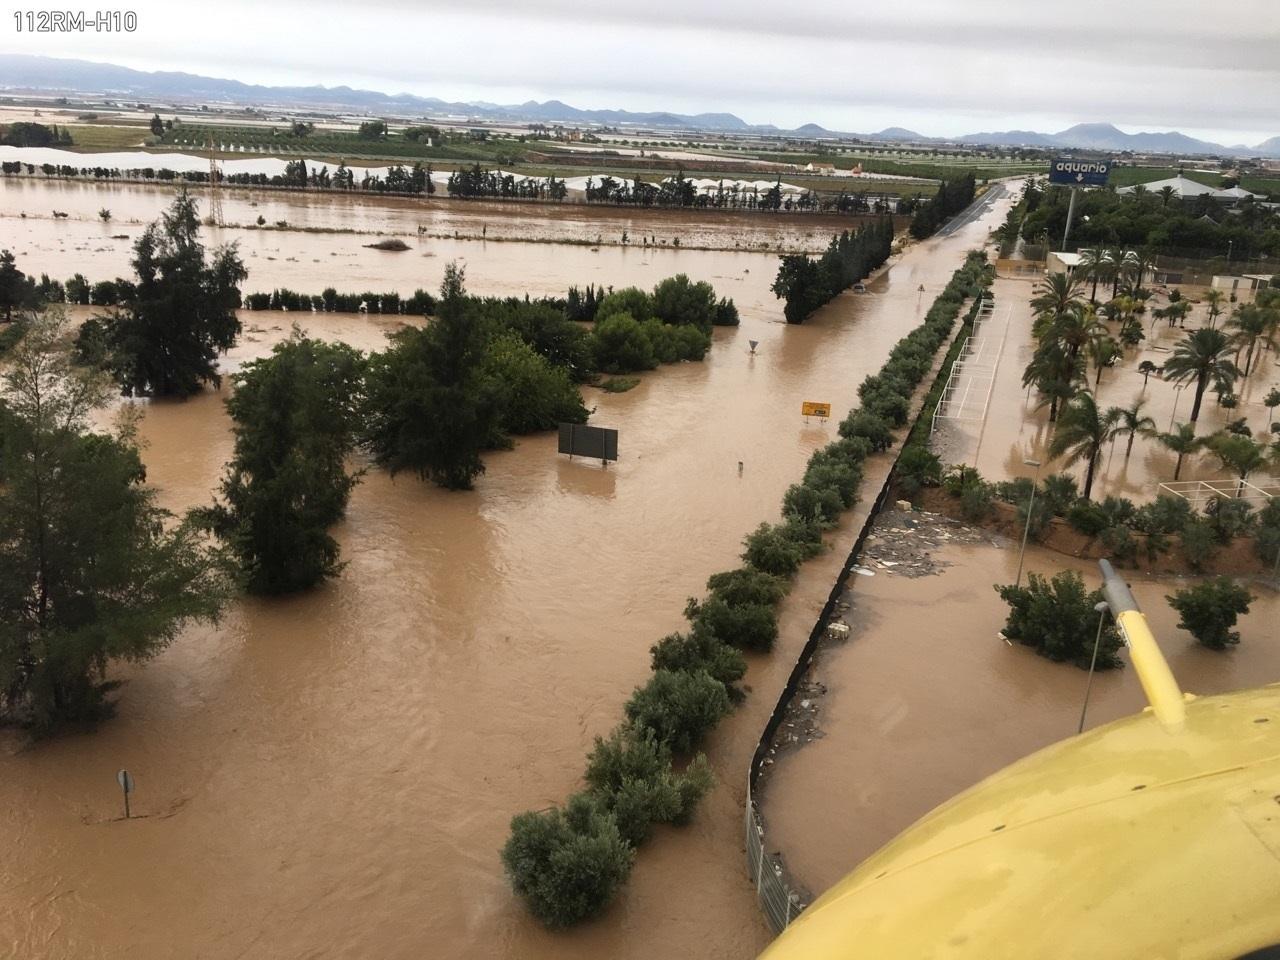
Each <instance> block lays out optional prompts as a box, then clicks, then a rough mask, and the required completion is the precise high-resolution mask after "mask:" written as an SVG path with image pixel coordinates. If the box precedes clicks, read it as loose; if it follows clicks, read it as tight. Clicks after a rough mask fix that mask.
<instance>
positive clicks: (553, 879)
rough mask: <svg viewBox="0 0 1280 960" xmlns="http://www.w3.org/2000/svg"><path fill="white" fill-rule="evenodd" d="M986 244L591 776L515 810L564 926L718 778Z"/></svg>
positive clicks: (811, 471)
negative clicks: (785, 625) (805, 581)
mask: <svg viewBox="0 0 1280 960" xmlns="http://www.w3.org/2000/svg"><path fill="white" fill-rule="evenodd" d="M989 277H990V271H989V268H988V267H987V264H986V258H985V256H984V255H983V254H980V253H976V254H970V255H969V257H968V259H967V260H966V261H965V263H964V265H963V266H961V267H960V268H959V269H958V270H957V271H956V272H955V274H954V275H953V276H952V278H951V281H950V282H949V283H948V284H947V287H946V289H945V290H944V291H943V293H942V295H941V296H939V297H938V299H937V301H935V303H934V304H933V306H932V307H931V308H930V310H929V313H928V314H927V315H926V317H925V320H924V322H923V323H922V324H921V325H920V326H919V327H917V328H916V329H915V330H913V331H911V333H910V334H908V335H907V336H906V337H904V338H903V339H902V340H900V341H899V342H898V344H897V346H895V347H894V349H893V351H892V353H891V354H890V356H889V359H888V361H886V363H885V364H884V366H883V367H882V368H881V369H880V372H879V373H878V374H875V375H873V376H870V377H868V378H867V379H866V380H865V381H864V382H863V385H862V388H861V389H860V391H859V393H860V394H861V396H862V405H861V407H858V408H855V409H854V410H853V411H852V412H851V413H850V414H849V416H848V417H846V418H845V420H844V421H843V422H842V423H841V424H840V439H839V440H836V441H834V442H832V443H830V444H828V445H827V446H825V447H823V448H822V449H820V450H818V451H817V452H815V453H814V454H813V456H812V457H811V458H810V459H809V463H808V466H807V468H806V470H805V474H804V478H803V479H802V480H801V482H800V483H797V484H794V485H792V486H791V487H790V488H789V489H788V490H787V491H786V494H785V495H784V497H783V501H782V519H781V521H780V522H778V523H774V524H769V523H763V524H761V525H760V526H759V527H758V528H757V529H756V530H754V531H753V532H752V533H750V534H749V535H748V536H747V537H746V539H745V541H744V547H745V549H744V551H743V554H742V559H743V560H744V565H743V566H741V567H739V568H737V569H735V570H729V571H726V572H724V573H718V574H715V575H714V576H712V577H711V578H710V579H709V580H708V581H707V595H706V596H705V597H704V598H703V599H702V600H696V599H690V600H689V602H688V604H687V606H686V607H685V617H686V618H687V619H688V621H689V627H688V629H687V630H686V631H685V632H682V633H674V634H671V635H670V636H667V637H664V638H663V639H662V640H660V641H659V642H658V643H656V644H655V645H654V646H653V647H652V648H651V649H650V656H651V666H652V669H653V673H652V675H651V676H650V678H649V680H648V682H647V683H645V684H644V685H643V686H641V687H637V688H636V690H635V691H634V692H633V693H632V695H631V698H630V699H629V700H628V701H627V703H626V705H625V707H624V713H625V717H624V719H623V720H622V722H621V723H620V724H619V725H618V726H617V727H616V728H615V729H614V730H613V731H612V732H611V733H610V734H609V736H608V737H607V738H600V737H597V738H596V741H595V746H594V748H593V750H592V752H591V754H590V756H589V757H588V759H587V770H586V773H585V775H584V780H585V784H586V785H585V789H583V790H582V791H581V792H579V793H577V794H575V795H574V796H572V797H571V798H570V799H569V801H568V802H567V803H566V804H565V806H564V807H563V808H560V807H553V808H551V809H549V810H545V811H531V812H527V813H521V814H519V815H517V816H516V817H514V818H513V819H512V821H511V835H510V837H509V838H508V840H507V843H506V845H505V846H504V847H503V850H502V861H503V864H504V866H505V867H506V870H507V873H508V875H509V877H510V879H511V883H512V886H513V887H514V889H515V891H516V892H517V893H518V894H520V895H521V896H522V897H524V898H525V900H526V902H527V903H528V905H529V908H530V910H532V912H533V913H534V914H535V915H536V916H537V917H538V918H539V919H540V920H542V921H543V922H544V923H546V924H547V925H548V926H552V927H561V926H567V925H569V924H572V923H575V922H578V921H580V920H585V919H587V918H589V917H591V916H594V915H596V914H597V913H599V912H600V911H601V910H603V909H604V908H605V907H606V906H607V905H608V903H609V902H610V900H611V899H612V898H613V896H614V894H615V893H616V892H617V890H618V888H619V887H620V886H621V885H622V883H623V882H624V881H625V880H626V878H627V875H628V873H629V872H630V869H631V865H632V862H633V860H634V857H635V849H636V847H637V846H638V845H639V844H640V843H642V842H643V841H644V840H645V839H646V838H647V837H648V835H649V833H650V831H651V830H652V827H653V825H654V824H658V823H672V824H680V823H684V822H685V821H687V820H688V818H689V817H690V816H691V814H692V812H693V810H694V808H695V806H696V805H697V802H698V800H699V799H700V798H701V797H702V795H703V794H704V793H706V791H707V790H708V789H709V788H710V786H711V772H710V769H709V767H708V765H707V762H706V758H705V757H703V756H702V755H701V754H697V755H695V756H693V757H692V759H691V760H690V762H689V763H688V764H687V765H685V767H684V769H683V770H682V771H677V769H676V767H675V765H674V763H675V758H676V757H677V756H682V757H688V756H690V755H691V754H693V751H695V750H696V749H697V748H698V746H699V745H700V744H701V742H702V740H703V738H704V737H705V736H706V734H707V733H708V732H709V731H710V730H711V729H712V728H713V727H714V726H715V725H716V723H718V722H719V720H720V719H721V718H722V717H723V716H724V715H725V714H727V713H728V712H729V710H730V709H731V706H732V704H733V703H734V702H735V701H737V700H740V699H741V698H742V696H743V692H742V690H741V689H740V688H739V687H738V686H737V684H738V681H739V680H741V679H742V677H743V675H744V674H745V672H746V661H745V659H744V657H743V651H744V650H750V651H757V652H766V651H769V650H771V649H772V648H773V645H774V643H775V642H776V640H777V637H778V618H777V606H778V603H779V602H780V601H781V600H782V598H783V597H784V596H785V595H786V593H787V590H788V587H789V582H788V581H789V578H790V577H791V576H792V575H793V574H794V573H795V572H796V570H797V569H798V568H799V566H800V564H801V563H803V562H804V561H805V560H806V559H808V558H809V557H812V556H814V555H816V554H817V553H818V552H820V551H821V549H822V532H823V530H824V529H827V528H829V527H832V526H834V525H835V523H836V521H837V519H838V517H839V515H840V513H841V512H842V511H843V510H845V509H847V508H848V507H850V506H852V505H853V503H854V502H855V501H856V500H857V495H858V487H859V485H860V483H861V481H862V465H863V461H864V460H865V459H866V458H867V456H869V455H870V454H871V453H873V452H874V451H876V450H883V449H887V448H888V446H889V445H890V444H891V442H892V437H891V430H892V429H893V428H894V427H897V426H901V425H902V424H904V423H905V422H906V420H907V415H908V413H907V411H908V408H909V405H910V397H911V394H912V392H914V390H915V387H916V385H917V384H919V383H920V381H921V380H922V379H923V378H924V376H925V375H926V374H927V373H928V371H929V369H930V368H931V366H932V364H933V357H934V355H935V354H936V352H937V350H938V348H939V347H940V346H941V345H942V344H943V343H944V342H945V340H946V338H947V336H948V335H949V333H950V332H951V329H952V327H953V326H954V324H955V320H956V317H957V316H958V314H959V311H960V307H961V305H962V304H963V302H964V300H965V298H966V297H969V296H973V295H975V293H977V292H978V291H979V290H981V288H982V286H983V284H984V283H985V282H989Z"/></svg>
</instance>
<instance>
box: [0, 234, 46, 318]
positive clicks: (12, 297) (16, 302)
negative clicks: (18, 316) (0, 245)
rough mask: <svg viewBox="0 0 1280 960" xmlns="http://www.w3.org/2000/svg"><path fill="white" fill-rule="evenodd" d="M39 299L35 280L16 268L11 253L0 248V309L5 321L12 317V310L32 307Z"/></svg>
mask: <svg viewBox="0 0 1280 960" xmlns="http://www.w3.org/2000/svg"><path fill="white" fill-rule="evenodd" d="M39 299H40V298H39V295H38V293H37V291H36V283H35V281H34V280H32V279H31V278H30V277H28V276H27V275H26V274H25V273H23V272H22V271H21V270H19V269H18V264H17V261H16V260H15V258H14V256H13V254H12V253H10V252H9V251H8V250H0V310H3V311H4V319H5V321H6V322H8V321H11V320H12V319H13V311H14V310H22V309H34V308H35V307H36V305H37V304H38V303H39Z"/></svg>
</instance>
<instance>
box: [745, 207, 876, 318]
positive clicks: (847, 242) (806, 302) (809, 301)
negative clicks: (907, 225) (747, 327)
mask: <svg viewBox="0 0 1280 960" xmlns="http://www.w3.org/2000/svg"><path fill="white" fill-rule="evenodd" d="M892 251H893V220H892V219H890V218H888V217H882V218H880V219H878V220H876V221H875V222H874V223H868V224H865V225H863V226H861V227H859V228H858V229H857V230H856V231H852V232H851V231H848V230H846V231H844V232H843V233H840V234H837V235H835V236H833V237H832V238H831V242H830V243H829V244H828V245H827V249H826V250H825V251H824V252H823V253H822V255H821V256H820V257H818V258H817V259H816V260H815V259H813V258H812V257H808V256H806V255H805V254H802V253H798V254H786V255H784V256H783V257H782V258H781V263H780V264H779V266H778V276H777V277H776V278H775V279H774V281H773V285H772V287H770V289H771V290H772V291H773V292H774V295H775V296H777V297H778V299H780V300H785V301H786V303H785V305H784V306H783V315H784V316H785V317H786V318H787V323H803V322H804V321H805V320H806V319H807V318H808V317H809V316H810V315H811V314H812V313H813V312H814V311H815V310H817V309H818V308H819V307H821V306H822V305H823V304H825V303H829V302H830V301H831V300H833V299H835V297H836V296H837V295H838V294H839V293H841V292H843V291H845V290H848V289H849V288H850V287H852V286H853V285H854V284H855V283H857V282H859V281H860V280H864V279H866V278H867V277H868V276H869V275H870V274H871V271H873V270H875V269H876V268H877V267H879V266H880V265H881V264H883V263H884V262H885V261H886V260H888V259H889V255H890V253H892Z"/></svg>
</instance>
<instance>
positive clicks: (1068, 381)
mask: <svg viewBox="0 0 1280 960" xmlns="http://www.w3.org/2000/svg"><path fill="white" fill-rule="evenodd" d="M1083 379H1084V364H1083V363H1082V362H1081V361H1080V359H1079V358H1077V357H1073V356H1071V354H1070V353H1068V352H1067V350H1066V348H1065V347H1063V346H1062V344H1060V343H1058V342H1057V341H1056V340H1050V341H1048V342H1047V343H1045V344H1044V345H1042V346H1041V347H1040V348H1039V349H1038V350H1036V352H1035V354H1034V355H1033V356H1032V357H1031V362H1030V363H1028V364H1027V369H1026V370H1024V371H1023V373H1022V385H1023V386H1024V387H1029V386H1031V385H1032V384H1035V387H1036V390H1037V391H1038V392H1039V393H1040V396H1041V397H1042V398H1043V399H1042V400H1041V402H1040V406H1044V404H1045V402H1048V404H1049V422H1050V423H1053V422H1055V421H1056V420H1057V419H1058V405H1059V404H1061V403H1065V402H1066V401H1067V400H1070V399H1071V398H1072V397H1073V396H1075V393H1076V391H1077V390H1078V389H1079V385H1080V382H1081V381H1082V380H1083Z"/></svg>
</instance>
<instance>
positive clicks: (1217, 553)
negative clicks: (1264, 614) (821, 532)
mask: <svg viewBox="0 0 1280 960" xmlns="http://www.w3.org/2000/svg"><path fill="white" fill-rule="evenodd" d="M915 503H916V505H917V506H918V507H920V508H921V509H923V510H928V511H932V512H934V513H942V514H946V515H947V516H949V517H954V518H956V519H960V520H964V522H966V523H972V521H971V520H968V519H967V518H965V517H964V516H963V514H961V512H960V500H959V498H957V497H953V496H951V495H950V494H949V493H947V492H946V491H945V490H943V489H941V488H940V487H930V488H927V489H925V490H923V491H922V492H921V493H920V495H919V496H918V497H916V499H915ZM980 525H981V526H983V527H986V528H987V529H989V530H994V531H996V532H998V533H1000V534H1002V535H1004V536H1006V537H1008V538H1010V539H1011V540H1014V541H1018V542H1020V541H1021V540H1022V529H1023V528H1022V524H1021V523H1020V522H1019V519H1018V508H1017V506H1015V505H1014V504H1012V503H1006V502H1004V501H1002V500H997V501H995V503H993V504H992V511H991V514H990V516H989V517H988V518H987V519H986V520H985V521H984V522H983V523H981V524H980ZM1133 539H1134V542H1135V543H1136V544H1137V550H1136V555H1135V557H1133V558H1126V557H1117V556H1115V555H1114V554H1112V553H1111V552H1110V551H1109V550H1108V549H1107V548H1106V546H1105V545H1104V544H1103V543H1102V541H1101V540H1099V539H1098V538H1097V537H1089V536H1086V535H1085V534H1083V533H1081V532H1080V531H1079V530H1076V529H1074V528H1073V527H1072V526H1071V525H1070V524H1068V523H1067V522H1066V521H1065V520H1063V519H1061V518H1059V517H1055V518H1054V519H1053V520H1051V521H1049V526H1048V529H1047V530H1046V531H1045V533H1044V535H1043V536H1042V537H1040V538H1039V539H1038V540H1037V541H1036V542H1037V543H1039V544H1040V546H1042V547H1047V548H1048V549H1050V550H1053V551H1054V552H1055V553H1061V554H1065V555H1066V556H1069V557H1079V558H1081V559H1084V560H1099V559H1102V558H1106V559H1108V560H1111V561H1112V562H1113V563H1115V565H1116V566H1117V567H1123V568H1127V569H1130V570H1137V571H1140V572H1142V573H1150V574H1174V575H1181V576H1197V575H1202V574H1208V575H1214V576H1216V575H1218V574H1222V575H1225V576H1232V577H1250V576H1265V575H1267V574H1269V573H1270V572H1271V567H1270V565H1269V564H1265V563H1263V562H1262V558H1261V557H1259V556H1258V552H1257V549H1256V548H1255V546H1254V544H1255V541H1254V539H1253V538H1252V537H1236V538H1235V539H1234V540H1232V541H1231V542H1230V543H1228V544H1224V545H1222V546H1219V547H1218V548H1217V549H1216V550H1214V553H1213V556H1212V557H1210V558H1209V560H1208V561H1207V562H1205V563H1204V564H1203V565H1202V566H1201V567H1200V569H1196V568H1195V567H1193V566H1192V564H1191V562H1190V561H1189V560H1188V559H1187V556H1186V554H1185V553H1184V552H1183V549H1182V545H1181V544H1180V543H1179V542H1178V538H1177V537H1176V536H1173V537H1170V538H1168V539H1169V549H1168V550H1165V551H1162V552H1160V553H1158V554H1156V556H1155V557H1154V559H1153V558H1152V557H1151V556H1150V555H1149V553H1148V551H1147V540H1148V538H1147V536H1146V535H1145V534H1142V533H1137V532H1134V533H1133Z"/></svg>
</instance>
